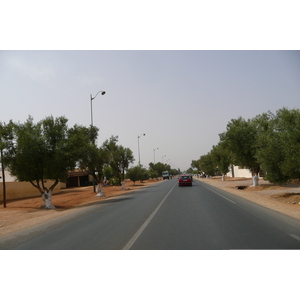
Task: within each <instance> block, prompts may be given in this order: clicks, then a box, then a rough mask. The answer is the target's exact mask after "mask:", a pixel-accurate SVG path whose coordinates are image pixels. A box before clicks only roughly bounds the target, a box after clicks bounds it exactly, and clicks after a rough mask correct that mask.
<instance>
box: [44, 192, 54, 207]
mask: <svg viewBox="0 0 300 300" xmlns="http://www.w3.org/2000/svg"><path fill="white" fill-rule="evenodd" d="M42 198H43V201H44V205H43V207H45V208H47V209H54V208H55V206H54V205H53V204H52V191H48V192H47V191H45V192H44V194H42Z"/></svg>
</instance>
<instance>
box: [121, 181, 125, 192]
mask: <svg viewBox="0 0 300 300" xmlns="http://www.w3.org/2000/svg"><path fill="white" fill-rule="evenodd" d="M121 184H122V190H126V188H125V185H124V181H122V182H121Z"/></svg>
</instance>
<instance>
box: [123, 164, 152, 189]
mask: <svg viewBox="0 0 300 300" xmlns="http://www.w3.org/2000/svg"><path fill="white" fill-rule="evenodd" d="M126 177H127V178H129V179H130V180H131V181H133V182H134V185H135V182H136V181H138V180H140V181H143V180H147V179H149V173H148V172H147V170H146V169H145V168H143V167H142V166H140V165H138V166H135V167H132V168H130V169H128V171H127V174H126Z"/></svg>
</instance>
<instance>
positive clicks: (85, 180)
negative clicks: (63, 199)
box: [66, 170, 93, 188]
mask: <svg viewBox="0 0 300 300" xmlns="http://www.w3.org/2000/svg"><path fill="white" fill-rule="evenodd" d="M92 184H93V179H91V178H90V177H89V174H88V173H87V172H86V171H82V170H75V171H70V172H69V173H68V179H67V182H66V187H67V188H70V187H80V186H89V185H92Z"/></svg>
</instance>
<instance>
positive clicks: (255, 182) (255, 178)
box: [252, 174, 259, 186]
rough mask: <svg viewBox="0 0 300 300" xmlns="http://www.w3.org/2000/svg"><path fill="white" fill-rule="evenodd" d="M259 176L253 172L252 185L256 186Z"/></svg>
mask: <svg viewBox="0 0 300 300" xmlns="http://www.w3.org/2000/svg"><path fill="white" fill-rule="evenodd" d="M258 180H259V177H258V176H257V175H256V174H255V175H254V176H252V186H258Z"/></svg>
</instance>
